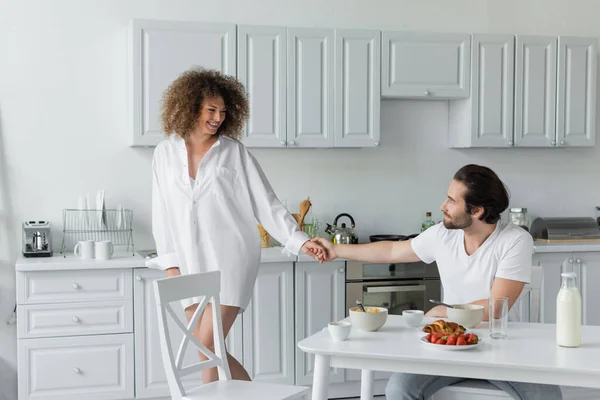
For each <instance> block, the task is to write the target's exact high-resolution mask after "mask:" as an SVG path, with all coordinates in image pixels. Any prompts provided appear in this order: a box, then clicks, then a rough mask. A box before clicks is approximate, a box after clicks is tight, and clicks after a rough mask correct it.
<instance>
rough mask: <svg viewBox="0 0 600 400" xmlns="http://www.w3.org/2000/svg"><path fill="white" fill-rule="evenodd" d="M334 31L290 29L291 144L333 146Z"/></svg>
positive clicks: (289, 139) (289, 108) (288, 76)
mask: <svg viewBox="0 0 600 400" xmlns="http://www.w3.org/2000/svg"><path fill="white" fill-rule="evenodd" d="M333 32H334V31H333V29H313V28H289V29H288V35H287V37H288V65H287V67H288V72H287V84H288V87H287V98H288V101H287V110H288V114H287V124H288V127H287V146H288V147H333V101H334V97H333V86H334V85H333V79H334V74H333V68H334V66H333V47H334V46H333Z"/></svg>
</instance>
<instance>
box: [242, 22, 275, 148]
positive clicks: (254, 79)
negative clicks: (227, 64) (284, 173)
mask: <svg viewBox="0 0 600 400" xmlns="http://www.w3.org/2000/svg"><path fill="white" fill-rule="evenodd" d="M286 59H287V29H286V28H282V27H268V26H245V25H240V26H239V27H238V79H239V80H240V82H242V83H243V84H244V86H245V87H246V90H247V91H248V98H249V102H250V118H249V119H248V122H247V124H246V126H245V128H244V137H243V139H242V140H243V142H244V144H245V145H246V146H248V147H280V146H283V147H285V146H286V145H287V133H286V132H287V110H286V100H287V99H286V93H287V91H286Z"/></svg>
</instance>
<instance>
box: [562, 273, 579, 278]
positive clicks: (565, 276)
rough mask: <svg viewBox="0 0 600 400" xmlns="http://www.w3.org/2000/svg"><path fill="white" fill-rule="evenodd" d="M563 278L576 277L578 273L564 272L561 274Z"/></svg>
mask: <svg viewBox="0 0 600 400" xmlns="http://www.w3.org/2000/svg"><path fill="white" fill-rule="evenodd" d="M560 276H562V277H563V278H576V277H577V274H576V273H575V272H563V273H562V274H560Z"/></svg>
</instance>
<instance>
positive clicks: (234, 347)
mask: <svg viewBox="0 0 600 400" xmlns="http://www.w3.org/2000/svg"><path fill="white" fill-rule="evenodd" d="M133 276H134V304H133V306H134V323H135V386H136V390H135V393H136V396H135V397H136V398H138V399H142V398H152V397H161V396H169V388H168V385H167V378H166V377H165V373H164V369H163V362H162V357H161V352H160V341H159V337H158V320H157V314H156V302H155V299H154V289H153V287H152V285H153V283H152V282H154V280H156V279H159V278H164V277H165V276H166V275H165V271H160V270H156V269H146V268H140V269H134V270H133ZM173 309H174V310H175V312H176V313H177V315H178V316H179V318H180V319H181V320H182V321H187V320H186V319H185V313H184V311H183V309H182V308H181V307H176V305H175V306H174V307H173ZM169 329H170V332H171V338H172V340H173V343H177V345H179V343H180V342H181V339H182V334H181V333H180V331H179V330H178V328H177V326H176V325H175V323H173V322H172V319H170V318H169ZM241 329H242V318H240V317H238V318H237V320H236V322H235V323H234V325H233V328H232V329H231V331H230V332H229V335H228V336H227V341H226V346H227V351H228V352H229V353H230V354H231V355H233V356H234V357H235V358H236V359H237V360H238V361H240V362H242V344H241V339H242V335H241V333H242V332H241ZM198 360H199V356H198V352H197V351H196V350H195V347H194V346H188V349H187V353H186V357H185V359H184V365H189V364H192V363H195V362H197V361H198ZM184 382H185V387H187V388H189V387H194V386H198V385H201V384H202V376H201V374H200V373H198V374H192V375H189V376H187V377H185V378H184Z"/></svg>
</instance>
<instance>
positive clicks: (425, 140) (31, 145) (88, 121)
mask: <svg viewBox="0 0 600 400" xmlns="http://www.w3.org/2000/svg"><path fill="white" fill-rule="evenodd" d="M292 7H295V8H294V9H292ZM598 15H600V3H598V2H597V1H595V0H585V1H584V0H571V1H568V2H567V1H564V0H488V1H486V0H452V1H451V0H439V1H426V0H421V1H414V0H377V1H364V0H327V1H323V0H304V1H302V2H297V1H294V2H292V1H281V0H253V1H248V0H219V1H192V0H168V1H167V0H129V1H124V0H106V1H100V0H96V1H91V0H86V1H81V0H62V1H59V0H56V1H49V0H36V1H34V0H20V1H18V2H17V1H9V0H0V361H1V360H2V359H5V360H7V361H8V362H9V363H10V364H13V365H14V363H15V362H16V351H15V340H14V336H15V331H14V326H13V327H6V326H5V325H4V320H5V319H6V318H8V316H9V314H10V312H11V311H12V308H13V306H14V304H13V300H12V299H13V298H14V272H13V271H14V267H13V262H14V259H15V257H16V256H17V254H18V253H19V246H20V232H21V231H20V223H21V221H24V220H28V219H47V220H50V221H51V222H52V223H53V226H54V230H55V235H54V239H55V242H58V243H59V241H60V239H61V236H60V229H61V228H62V221H61V215H62V209H63V208H66V207H73V206H75V205H76V199H77V196H78V195H79V194H80V193H83V192H86V191H89V192H95V191H96V190H97V189H99V188H105V189H106V191H107V196H108V198H107V202H108V206H109V207H110V206H114V205H115V204H117V203H122V204H125V205H126V206H127V207H130V208H132V209H133V210H134V218H135V241H136V245H138V248H142V247H151V246H152V245H153V243H152V239H151V236H150V223H149V217H150V176H149V165H150V159H151V154H152V150H151V149H134V148H130V147H128V144H129V142H130V132H129V131H128V126H129V121H128V117H127V106H128V98H127V24H128V22H129V20H130V19H131V18H134V17H137V18H154V19H172V20H198V21H211V22H233V23H248V24H273V25H287V26H319V27H339V28H372V29H398V30H401V29H407V30H429V31H442V32H443V31H448V32H480V33H527V34H548V35H576V36H594V37H598V36H600V25H599V24H598V21H597V16H598ZM447 119H448V116H447V105H446V103H445V102H414V101H413V102H399V101H384V102H383V104H382V139H381V142H382V147H381V148H379V149H362V150H338V149H335V150H283V149H273V150H256V151H255V154H256V155H257V156H258V159H259V161H260V162H261V163H262V165H263V167H264V169H265V171H266V173H267V176H268V177H269V178H270V180H271V183H272V184H273V186H274V187H275V190H276V191H277V193H278V194H279V195H280V197H282V198H286V199H288V203H289V205H290V206H291V207H297V205H298V203H299V202H300V201H301V200H302V199H303V198H305V197H306V196H310V197H311V199H312V201H313V203H314V210H315V212H316V213H317V215H321V216H325V217H326V219H327V221H328V222H331V220H332V219H333V217H334V216H335V215H337V214H338V213H341V212H348V213H350V214H352V215H353V216H354V217H355V219H356V224H357V229H358V232H359V236H360V237H361V238H363V239H364V238H366V237H367V236H368V234H370V233H413V232H416V231H417V229H418V226H419V223H420V220H421V215H422V214H423V213H424V212H425V211H428V210H432V211H436V213H435V214H434V216H435V217H436V218H439V216H440V215H439V213H438V212H437V210H438V207H439V204H440V202H441V201H442V200H443V198H444V195H445V190H446V188H447V184H448V182H449V180H450V179H451V177H452V174H453V173H454V171H455V170H456V169H457V168H459V167H460V166H461V165H463V164H465V163H468V162H475V163H483V164H486V165H488V166H491V167H492V168H494V169H495V170H496V171H497V172H498V173H499V174H500V176H501V178H502V179H504V180H505V182H506V183H507V184H508V186H509V188H510V190H511V192H512V204H513V205H519V206H526V207H528V208H529V209H530V211H531V212H533V213H535V214H538V215H556V216H563V215H570V216H572V215H587V216H592V215H593V213H594V208H593V207H594V206H595V205H596V204H598V205H600V185H599V184H598V183H599V182H600V167H599V165H598V164H599V163H598V160H600V158H599V157H598V156H599V152H600V147H599V148H598V149H531V150H522V149H507V150H482V149H478V150H450V149H447V148H446V145H445V140H446V136H445V135H446V131H447ZM0 372H1V370H0ZM0 392H1V391H0ZM0 399H2V397H1V395H0Z"/></svg>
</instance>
